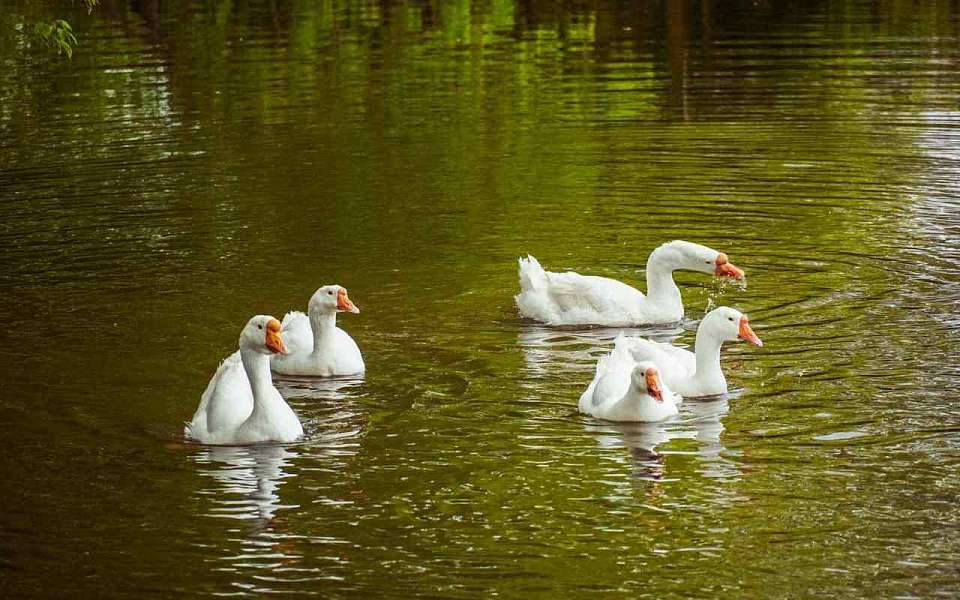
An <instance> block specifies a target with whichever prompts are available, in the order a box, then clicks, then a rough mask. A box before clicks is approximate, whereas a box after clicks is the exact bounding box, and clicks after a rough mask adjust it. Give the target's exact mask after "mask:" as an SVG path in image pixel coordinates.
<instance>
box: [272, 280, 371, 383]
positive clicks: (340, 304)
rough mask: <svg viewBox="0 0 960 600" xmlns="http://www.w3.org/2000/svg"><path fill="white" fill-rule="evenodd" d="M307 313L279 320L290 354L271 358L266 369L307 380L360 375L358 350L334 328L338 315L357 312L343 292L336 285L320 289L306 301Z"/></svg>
mask: <svg viewBox="0 0 960 600" xmlns="http://www.w3.org/2000/svg"><path fill="white" fill-rule="evenodd" d="M307 311H308V313H309V314H303V313H302V312H299V311H293V312H289V313H287V314H286V315H285V316H284V317H283V329H282V331H281V333H280V335H281V336H282V337H283V341H284V342H285V343H286V344H287V347H288V348H289V350H290V353H289V354H286V355H276V356H274V357H273V358H272V359H271V363H270V368H272V369H273V370H274V372H276V373H278V374H282V375H300V376H308V377H330V376H334V375H357V374H360V373H363V372H364V370H365V369H366V365H365V364H364V362H363V356H362V355H361V354H360V348H359V347H358V346H357V343H356V342H355V341H353V338H352V337H350V334H348V333H347V332H346V331H344V330H343V329H340V328H339V327H337V313H338V312H352V313H359V312H360V309H358V308H357V307H356V306H354V304H353V302H352V301H351V300H350V298H349V297H348V296H347V290H346V289H345V288H343V287H341V286H339V285H328V286H324V287H321V288H320V289H318V290H317V291H316V292H314V294H313V296H311V297H310V302H309V304H308V305H307Z"/></svg>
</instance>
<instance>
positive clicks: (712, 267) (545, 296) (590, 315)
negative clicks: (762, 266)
mask: <svg viewBox="0 0 960 600" xmlns="http://www.w3.org/2000/svg"><path fill="white" fill-rule="evenodd" d="M681 269H683V270H689V271H698V272H702V273H709V274H711V275H714V276H716V277H730V278H733V279H743V277H744V273H743V271H742V270H741V269H740V268H739V267H737V266H735V265H734V264H732V263H731V262H730V259H729V258H728V257H727V255H726V254H724V253H723V252H718V251H717V250H714V249H712V248H709V247H707V246H703V245H700V244H695V243H692V242H687V241H683V240H674V241H672V242H667V243H666V244H663V245H661V246H659V247H658V248H656V249H655V250H654V251H653V252H652V253H651V254H650V258H649V259H648V261H647V265H646V278H647V295H644V294H643V293H642V292H640V291H639V290H637V289H636V288H634V287H631V286H629V285H627V284H625V283H623V282H621V281H617V280H615V279H610V278H607V277H597V276H592V275H580V274H579V273H575V272H572V271H568V272H566V273H554V272H550V271H546V270H544V269H543V267H541V266H540V263H539V262H538V261H537V259H535V258H534V257H532V256H527V257H526V258H521V259H520V261H519V275H520V293H519V294H518V295H517V296H516V297H515V301H516V303H517V307H518V308H519V310H520V313H521V315H523V316H524V317H527V318H530V319H534V320H536V321H541V322H543V323H547V324H549V325H606V326H633V325H646V324H661V323H674V322H677V321H679V320H681V319H682V318H683V299H682V297H681V295H680V289H679V288H678V287H677V284H676V282H674V280H673V272H674V271H677V270H681Z"/></svg>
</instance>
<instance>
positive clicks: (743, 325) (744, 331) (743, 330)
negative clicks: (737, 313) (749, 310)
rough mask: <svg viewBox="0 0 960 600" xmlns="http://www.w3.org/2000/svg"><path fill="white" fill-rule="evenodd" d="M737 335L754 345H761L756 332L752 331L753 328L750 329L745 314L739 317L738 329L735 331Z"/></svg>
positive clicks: (748, 320)
mask: <svg viewBox="0 0 960 600" xmlns="http://www.w3.org/2000/svg"><path fill="white" fill-rule="evenodd" d="M737 337H739V338H740V339H741V340H745V341H748V342H750V343H751V344H753V345H754V346H763V342H762V341H761V340H760V338H759V337H757V334H755V333H754V332H753V329H750V319H748V318H747V315H743V316H742V317H740V331H739V332H738V333H737Z"/></svg>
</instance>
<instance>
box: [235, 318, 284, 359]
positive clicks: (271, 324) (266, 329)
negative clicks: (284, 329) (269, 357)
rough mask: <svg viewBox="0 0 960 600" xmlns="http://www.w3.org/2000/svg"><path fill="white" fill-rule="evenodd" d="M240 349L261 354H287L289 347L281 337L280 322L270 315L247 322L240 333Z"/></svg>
mask: <svg viewBox="0 0 960 600" xmlns="http://www.w3.org/2000/svg"><path fill="white" fill-rule="evenodd" d="M240 347H241V348H249V349H251V350H256V351H257V352H259V353H260V354H287V352H288V351H287V347H286V345H285V344H284V343H283V338H281V337H280V321H278V320H276V319H275V318H273V317H271V316H270V315H257V316H255V317H253V318H252V319H250V320H249V321H247V324H246V326H245V327H244V328H243V331H241V332H240Z"/></svg>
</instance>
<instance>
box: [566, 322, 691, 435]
mask: <svg viewBox="0 0 960 600" xmlns="http://www.w3.org/2000/svg"><path fill="white" fill-rule="evenodd" d="M628 345H629V342H628V341H627V339H626V338H625V337H623V336H620V337H618V338H617V341H616V342H615V344H614V349H613V351H612V352H611V353H610V354H608V355H606V356H602V357H601V358H600V360H599V361H598V362H597V371H596V375H595V376H594V378H593V381H591V382H590V385H589V386H587V389H586V391H584V392H583V394H582V395H581V396H580V402H579V408H580V412H582V413H586V414H588V415H591V416H594V417H596V418H598V419H604V420H607V421H635V422H636V421H643V422H657V421H663V420H665V419H668V418H670V417H671V416H673V415H675V414H677V413H678V412H679V405H680V402H681V398H680V396H679V395H678V394H676V393H674V392H673V391H671V390H670V389H669V388H667V387H666V386H665V385H663V384H662V383H661V380H660V378H659V373H658V371H657V368H656V367H655V366H654V365H653V364H652V363H649V362H639V363H638V362H637V361H635V360H634V359H633V356H632V355H631V354H630V352H629V348H628Z"/></svg>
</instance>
